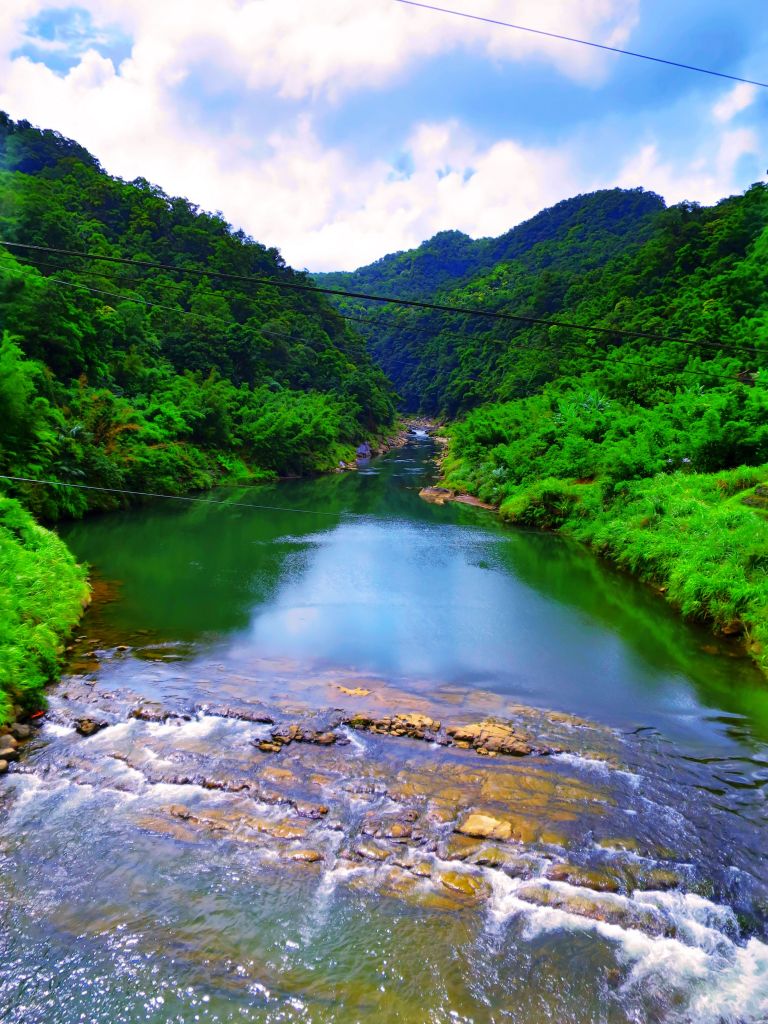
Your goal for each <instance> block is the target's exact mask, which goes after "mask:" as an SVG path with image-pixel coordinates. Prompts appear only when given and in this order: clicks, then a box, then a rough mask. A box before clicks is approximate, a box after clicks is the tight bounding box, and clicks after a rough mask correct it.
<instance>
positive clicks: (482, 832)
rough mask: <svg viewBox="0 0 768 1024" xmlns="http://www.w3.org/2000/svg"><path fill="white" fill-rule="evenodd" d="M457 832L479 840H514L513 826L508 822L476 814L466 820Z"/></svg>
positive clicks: (458, 826) (457, 828)
mask: <svg viewBox="0 0 768 1024" xmlns="http://www.w3.org/2000/svg"><path fill="white" fill-rule="evenodd" d="M456 831H457V832H460V833H461V834H462V835H465V836H474V837H475V838H477V839H502V840H507V839H511V838H512V826H511V825H510V823H509V822H508V821H502V820H501V819H499V818H494V817H493V816H492V815H490V814H480V813H478V812H474V813H472V814H470V815H469V817H467V818H465V819H464V821H463V822H461V824H460V825H457V827H456Z"/></svg>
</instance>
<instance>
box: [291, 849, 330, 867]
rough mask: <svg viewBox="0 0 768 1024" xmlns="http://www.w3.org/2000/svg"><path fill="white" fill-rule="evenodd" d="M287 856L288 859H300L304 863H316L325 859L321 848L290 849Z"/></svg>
mask: <svg viewBox="0 0 768 1024" xmlns="http://www.w3.org/2000/svg"><path fill="white" fill-rule="evenodd" d="M285 856H286V858H287V859H288V860H295V861H300V862H301V863H302V864H316V863H317V862H318V861H321V860H323V855H322V853H320V851H319V850H288V851H286V854H285Z"/></svg>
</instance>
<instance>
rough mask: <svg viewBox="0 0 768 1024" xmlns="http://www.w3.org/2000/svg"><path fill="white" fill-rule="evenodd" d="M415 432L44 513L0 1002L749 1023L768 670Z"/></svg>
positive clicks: (344, 1019)
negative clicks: (36, 722)
mask: <svg viewBox="0 0 768 1024" xmlns="http://www.w3.org/2000/svg"><path fill="white" fill-rule="evenodd" d="M433 457H434V447H433V444H432V442H431V441H430V440H429V438H427V437H426V436H424V437H420V438H416V439H415V440H414V441H413V442H412V443H410V444H409V445H407V446H406V447H405V448H403V449H400V450H398V451H394V452H390V453H389V454H388V455H386V456H384V457H382V458H380V459H378V460H374V461H373V462H371V463H368V464H362V465H361V468H360V469H359V471H358V472H356V473H350V474H344V475H335V476H330V477H323V478H318V479H314V480H297V481H286V482H284V483H281V484H279V485H275V486H273V487H260V488H251V489H245V488H243V489H237V490H228V491H221V492H219V493H218V494H217V495H216V497H218V498H220V499H221V500H222V501H225V502H228V504H223V505H213V504H211V505H206V504H193V503H184V502H178V503H177V502H170V501H169V502H157V503H154V504H151V505H148V506H146V507H144V508H142V509H139V510H133V511H130V512H125V513H116V514H111V515H107V516H103V517H100V518H96V517H94V518H91V519H89V520H87V521H85V522H82V523H76V524H69V525H67V526H66V527H63V528H62V529H61V533H62V534H63V536H64V537H65V539H66V540H67V542H68V543H69V544H70V546H71V548H72V549H73V550H74V552H75V553H76V555H77V556H78V558H79V559H81V560H84V561H86V562H88V563H90V564H91V565H92V566H93V569H94V579H95V582H96V587H95V600H94V603H93V606H92V608H91V609H90V610H89V612H88V613H87V615H86V617H85V618H84V620H83V622H82V624H81V630H80V634H79V636H78V638H77V640H76V641H75V643H74V644H73V647H72V650H71V652H70V659H69V663H68V666H67V669H66V673H65V676H64V678H63V680H62V682H61V683H60V684H59V685H58V686H57V687H56V688H54V689H53V690H52V691H51V694H50V710H49V713H48V714H47V716H46V717H45V719H44V724H43V725H42V726H41V727H40V728H39V729H37V730H35V733H34V736H33V739H32V740H31V741H30V742H29V743H28V744H26V746H25V747H24V749H23V752H22V755H21V757H20V760H19V761H18V762H17V763H16V764H14V765H13V766H12V771H11V772H10V773H9V774H8V775H7V776H5V777H4V778H3V779H2V780H0V915H2V933H1V934H0V1020H2V1022H3V1024H22V1022H23V1024H75V1022H81V1021H82V1022H88V1024H138V1022H151V1024H166V1022H168V1024H170V1022H184V1024H187V1022H191V1021H205V1022H209V1021H210V1022H212V1021H216V1022H221V1024H230V1022H235V1021H256V1022H283V1021H285V1022H313V1024H315V1022H317V1024H324V1022H339V1024H352V1022H357V1021H361V1022H367V1021H377V1022H390V1021H392V1022H396V1021H397V1022H404V1024H422V1022H423V1024H427V1022H430V1024H442V1022H446V1024H448V1022H475V1024H486V1022H493V1024H502V1022H514V1024H543V1022H545V1021H557V1022H558V1024H560V1022H563V1024H565V1022H573V1024H586V1022H593V1021H596V1022H597V1021H600V1022H606V1024H625V1022H637V1024H641V1022H648V1021H650V1022H658V1024H688V1022H696V1024H710V1022H711V1024H758V1022H765V1021H766V1020H768V870H766V864H765V850H766V847H767V846H768V805H767V803H766V793H768V685H767V684H766V682H765V680H764V679H763V678H762V677H761V676H760V674H759V672H758V671H757V669H756V668H755V667H754V666H753V665H752V664H751V663H750V662H749V660H748V659H746V658H744V657H742V656H741V652H740V651H739V649H738V648H737V647H736V646H735V645H733V644H731V643H730V642H728V641H720V640H717V639H714V638H713V637H712V636H711V635H710V634H709V633H708V631H707V630H706V629H705V628H704V627H698V626H695V625H691V624H686V623H683V622H681V621H680V620H679V619H678V618H677V616H676V615H675V613H674V612H673V610H671V609H670V608H668V607H667V606H666V605H665V604H664V603H663V601H661V600H660V599H659V598H658V596H657V595H655V594H654V593H653V592H652V591H651V590H650V589H649V588H647V587H645V586H642V585H640V584H638V583H637V582H635V581H633V580H632V579H630V578H627V577H625V576H623V575H621V574H619V573H617V572H615V571H614V570H612V569H611V568H610V567H608V566H606V565H603V564H601V563H600V562H599V561H598V560H597V559H595V558H594V557H593V556H592V555H590V554H589V553H587V552H585V551H584V550H583V549H581V548H579V547H578V546H576V545H573V544H571V543H569V542H568V541H566V540H564V539H562V538H559V537H556V536H553V535H550V534H544V533H535V532H525V531H512V530H509V529H505V528H504V527H502V526H501V525H500V524H499V523H498V522H497V520H496V519H495V517H494V516H493V514H491V513H489V512H486V511H484V510H481V509H476V508H471V507H467V506H462V505H456V504H450V505H446V506H436V505H430V504H426V503H425V502H423V501H421V500H420V499H419V497H418V491H419V489H420V488H421V487H422V486H424V485H425V484H429V483H431V482H433V481H434V478H435V475H436V472H435V467H434V462H433ZM247 506H253V507H247ZM255 506H269V507H270V508H269V509H266V508H257V507H255ZM295 509H300V510H305V511H300V512H299V511H293V510H295Z"/></svg>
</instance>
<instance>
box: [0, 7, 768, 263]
mask: <svg viewBox="0 0 768 1024" xmlns="http://www.w3.org/2000/svg"><path fill="white" fill-rule="evenodd" d="M444 5H445V6H453V7H455V8H456V9H458V10H464V11H467V12H469V13H474V14H480V15H486V16H489V17H493V18H497V19H502V20H509V21H513V22H517V23H520V24H526V25H530V26H532V27H536V28H542V29H545V30H550V31H555V32H561V33H565V34H569V35H574V36H580V37H582V38H587V39H591V40H594V41H596V42H603V43H608V44H612V45H618V46H622V47H626V48H629V49H634V50H638V51H641V52H647V53H652V54H656V55H659V56H662V57H668V58H670V59H673V60H679V61H682V62H685V63H690V64H698V65H702V66H705V67H711V68H715V69H718V70H721V71H725V72H728V73H731V74H734V75H740V76H743V77H747V78H755V79H758V80H766V79H768V8H766V5H765V2H764V0H739V3H738V4H725V3H723V2H722V0H697V2H695V3H694V2H693V0H674V2H673V3H670V2H669V0H666V2H662V0H579V2H575V0H452V2H450V3H449V2H448V0H444ZM441 6H442V4H441ZM0 108H2V109H5V110H7V111H8V112H9V113H10V114H11V115H12V116H13V117H25V118H27V119H29V120H31V121H32V122H33V123H35V124H38V125H40V126H44V127H49V128H55V129H57V130H58V131H61V132H62V133H64V134H65V135H68V136H70V137H73V138H75V139H77V140H78V141H79V142H81V143H83V144H84V145H86V146H87V147H88V148H89V149H90V150H91V151H92V152H93V153H94V154H95V155H96V156H97V157H98V158H99V159H100V160H101V162H102V164H103V165H104V166H105V168H106V169H107V170H109V171H110V172H111V173H115V174H119V175H121V176H122V177H125V178H127V179H131V178H133V177H136V176H139V175H141V176H143V177H146V178H149V179H150V180H152V181H154V182H156V183H157V184H159V185H161V186H162V187H163V188H164V189H165V190H166V191H168V192H170V193H173V194H181V195H186V196H188V197H189V198H190V199H191V200H193V201H194V202H197V203H199V204H200V205H201V206H202V207H204V208H207V209H212V210H221V211H222V212H223V213H224V214H225V216H226V217H227V218H228V219H229V220H230V221H232V223H234V224H235V225H236V226H237V227H243V228H244V229H245V230H246V231H248V232H249V233H250V234H252V235H253V236H254V237H256V238H258V239H259V240H260V241H263V242H265V243H266V244H269V245H275V246H277V247H278V248H280V249H281V250H282V252H283V253H284V255H285V257H286V259H287V260H288V261H289V262H291V263H292V264H293V265H295V266H299V267H303V266H306V267H309V268H310V269H313V270H314V269H318V270H320V269H340V268H351V267H355V266H358V265H360V264H362V263H367V262H370V261H371V260H373V259H376V258H378V257H379V256H382V255H384V254H385V253H386V252H390V251H393V250H397V249H403V248H408V247H410V246H413V245H416V244H418V243H419V242H420V241H421V240H423V239H424V238H426V237H429V236H431V235H432V234H434V233H435V232H436V231H439V230H443V229H445V228H459V229H461V230H463V231H466V232H467V233H468V234H470V235H472V236H475V237H476V236H479V235H487V234H500V233H501V232H503V231H505V230H507V229H508V228H510V227H511V226H512V225H513V224H515V223H518V222H519V221H520V220H523V219H525V218H526V217H528V216H531V215H532V214H534V213H536V212H537V211H538V210H539V209H541V208H542V207H545V206H548V205H551V204H552V203H554V202H557V201H558V200H560V199H562V198H565V197H567V196H570V195H574V194H576V193H579V192H584V191H589V190H591V189H594V188H600V187H610V186H614V185H621V186H624V187H636V186H642V187H645V188H650V189H653V190H654V191H657V192H659V193H661V194H662V195H663V196H664V197H665V198H666V199H667V201H668V202H679V201H681V200H684V199H687V200H691V201H698V202H703V203H712V202H715V201H717V199H719V198H721V197H722V196H724V195H728V194H730V193H732V192H735V191H741V190H743V189H744V188H746V187H747V186H748V185H749V184H750V183H751V182H753V181H756V180H764V178H765V174H766V168H767V167H768V146H766V142H768V116H766V115H768V89H758V88H752V87H749V86H743V85H737V84H736V83H733V82H727V81H725V80H722V79H716V78H711V77H708V76H704V75H699V74H694V73H691V72H686V71H682V70H679V69H674V68H668V67H663V66H660V65H657V64H651V63H649V62H647V61H642V60H637V59H632V58H629V57H621V56H614V55H609V54H602V53H600V52H598V51H595V50H591V49H588V48H585V47H578V46H574V45H571V44H567V43H563V42H558V41H555V40H548V39H543V38H541V37H536V36H530V35H526V34H524V33H519V32H514V31H512V30H509V29H505V28H502V27H499V26H492V25H483V24H479V23H477V22H471V21H467V20H466V19H461V18H457V17H452V16H450V15H446V14H438V13H432V12H428V11H423V10H417V9H414V8H412V7H408V6H405V5H403V4H400V3H397V2H396V0H365V2H364V3H363V2H361V0H324V2H323V3H322V4H320V3H318V2H317V0H205V2H204V3H203V2H192V0H120V2H117V0H81V2H80V3H78V4H77V5H72V4H70V3H66V2H52V0H47V2H38V0H5V2H4V4H3V5H2V10H1V11H0Z"/></svg>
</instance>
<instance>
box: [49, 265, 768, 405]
mask: <svg viewBox="0 0 768 1024" xmlns="http://www.w3.org/2000/svg"><path fill="white" fill-rule="evenodd" d="M29 259H30V262H32V263H33V264H34V265H36V266H42V267H48V268H50V269H54V270H62V269H66V268H61V267H53V266H52V265H51V264H46V263H41V262H40V261H37V260H34V259H33V258H31V257H30V258H29ZM46 280H47V281H51V282H53V283H54V284H58V285H63V286H64V287H67V288H80V289H83V290H85V291H87V292H93V293H94V294H95V295H103V296H106V297H108V298H113V299H120V300H121V301H124V302H139V303H142V304H143V305H146V306H151V307H154V308H157V309H163V310H166V311H168V312H170V313H174V314H175V315H182V316H193V317H196V318H197V319H202V320H206V319H209V320H211V319H212V320H216V321H217V322H219V323H223V324H226V325H227V326H228V327H232V326H235V327H244V326H245V325H244V324H241V323H240V322H239V321H237V320H234V319H232V320H229V319H225V318H224V317H220V316H216V315H215V314H213V313H210V314H209V313H195V312H193V311H192V310H187V309H178V308H176V307H174V306H166V305H163V304H162V303H159V302H154V301H153V300H151V299H145V298H143V297H142V296H128V295H123V294H122V293H120V292H112V291H107V290H106V289H103V288H92V287H90V286H89V285H86V284H83V283H82V282H80V281H63V280H61V279H60V278H56V277H48V278H46ZM340 315H341V316H344V314H340ZM346 319H350V320H358V321H359V322H361V323H369V324H380V323H381V322H380V321H377V320H370V319H365V318H362V317H351V316H350V317H346ZM385 323H388V325H389V326H392V327H395V328H398V329H404V328H405V327H406V325H403V324H397V323H396V322H394V321H388V322H385ZM258 330H259V331H260V333H261V334H263V335H264V336H265V337H279V338H285V339H286V340H288V341H301V340H302V339H300V338H297V337H296V336H295V335H291V334H286V333H285V332H283V331H273V330H271V329H270V328H258ZM416 332H417V333H421V334H424V333H427V332H425V331H424V330H423V329H422V330H420V329H419V328H416ZM440 333H441V336H443V337H446V336H447V337H450V338H461V339H464V338H465V337H466V335H463V334H455V333H451V332H440ZM502 340H503V339H502ZM666 341H667V342H673V343H674V344H678V345H680V344H683V345H689V344H696V345H700V346H704V347H707V346H708V347H710V348H714V349H715V350H716V351H717V352H719V353H722V354H724V355H730V354H731V353H730V350H731V349H733V350H736V351H739V352H747V353H751V354H754V355H763V354H764V353H763V351H762V350H760V349H757V348H750V347H748V346H746V345H732V346H729V348H728V349H726V348H723V346H721V345H718V343H717V342H708V341H701V342H691V341H687V340H686V339H679V338H667V339H666ZM507 348H508V349H510V348H511V349H513V350H515V351H518V352H549V351H551V347H550V346H547V345H530V344H526V345H515V344H513V343H512V342H509V343H508V346H507ZM667 372H668V373H670V374H673V373H688V374H693V375H694V376H698V377H707V378H708V379H710V380H722V381H725V382H726V383H729V384H732V383H734V382H738V383H740V384H750V385H753V384H755V383H757V376H758V375H759V372H760V371H758V372H757V373H755V374H754V375H753V376H750V377H749V378H748V379H747V378H746V377H743V376H739V375H737V374H733V375H731V376H726V375H725V374H721V373H717V372H716V371H710V370H694V369H689V368H684V369H680V370H669V371H667Z"/></svg>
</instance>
